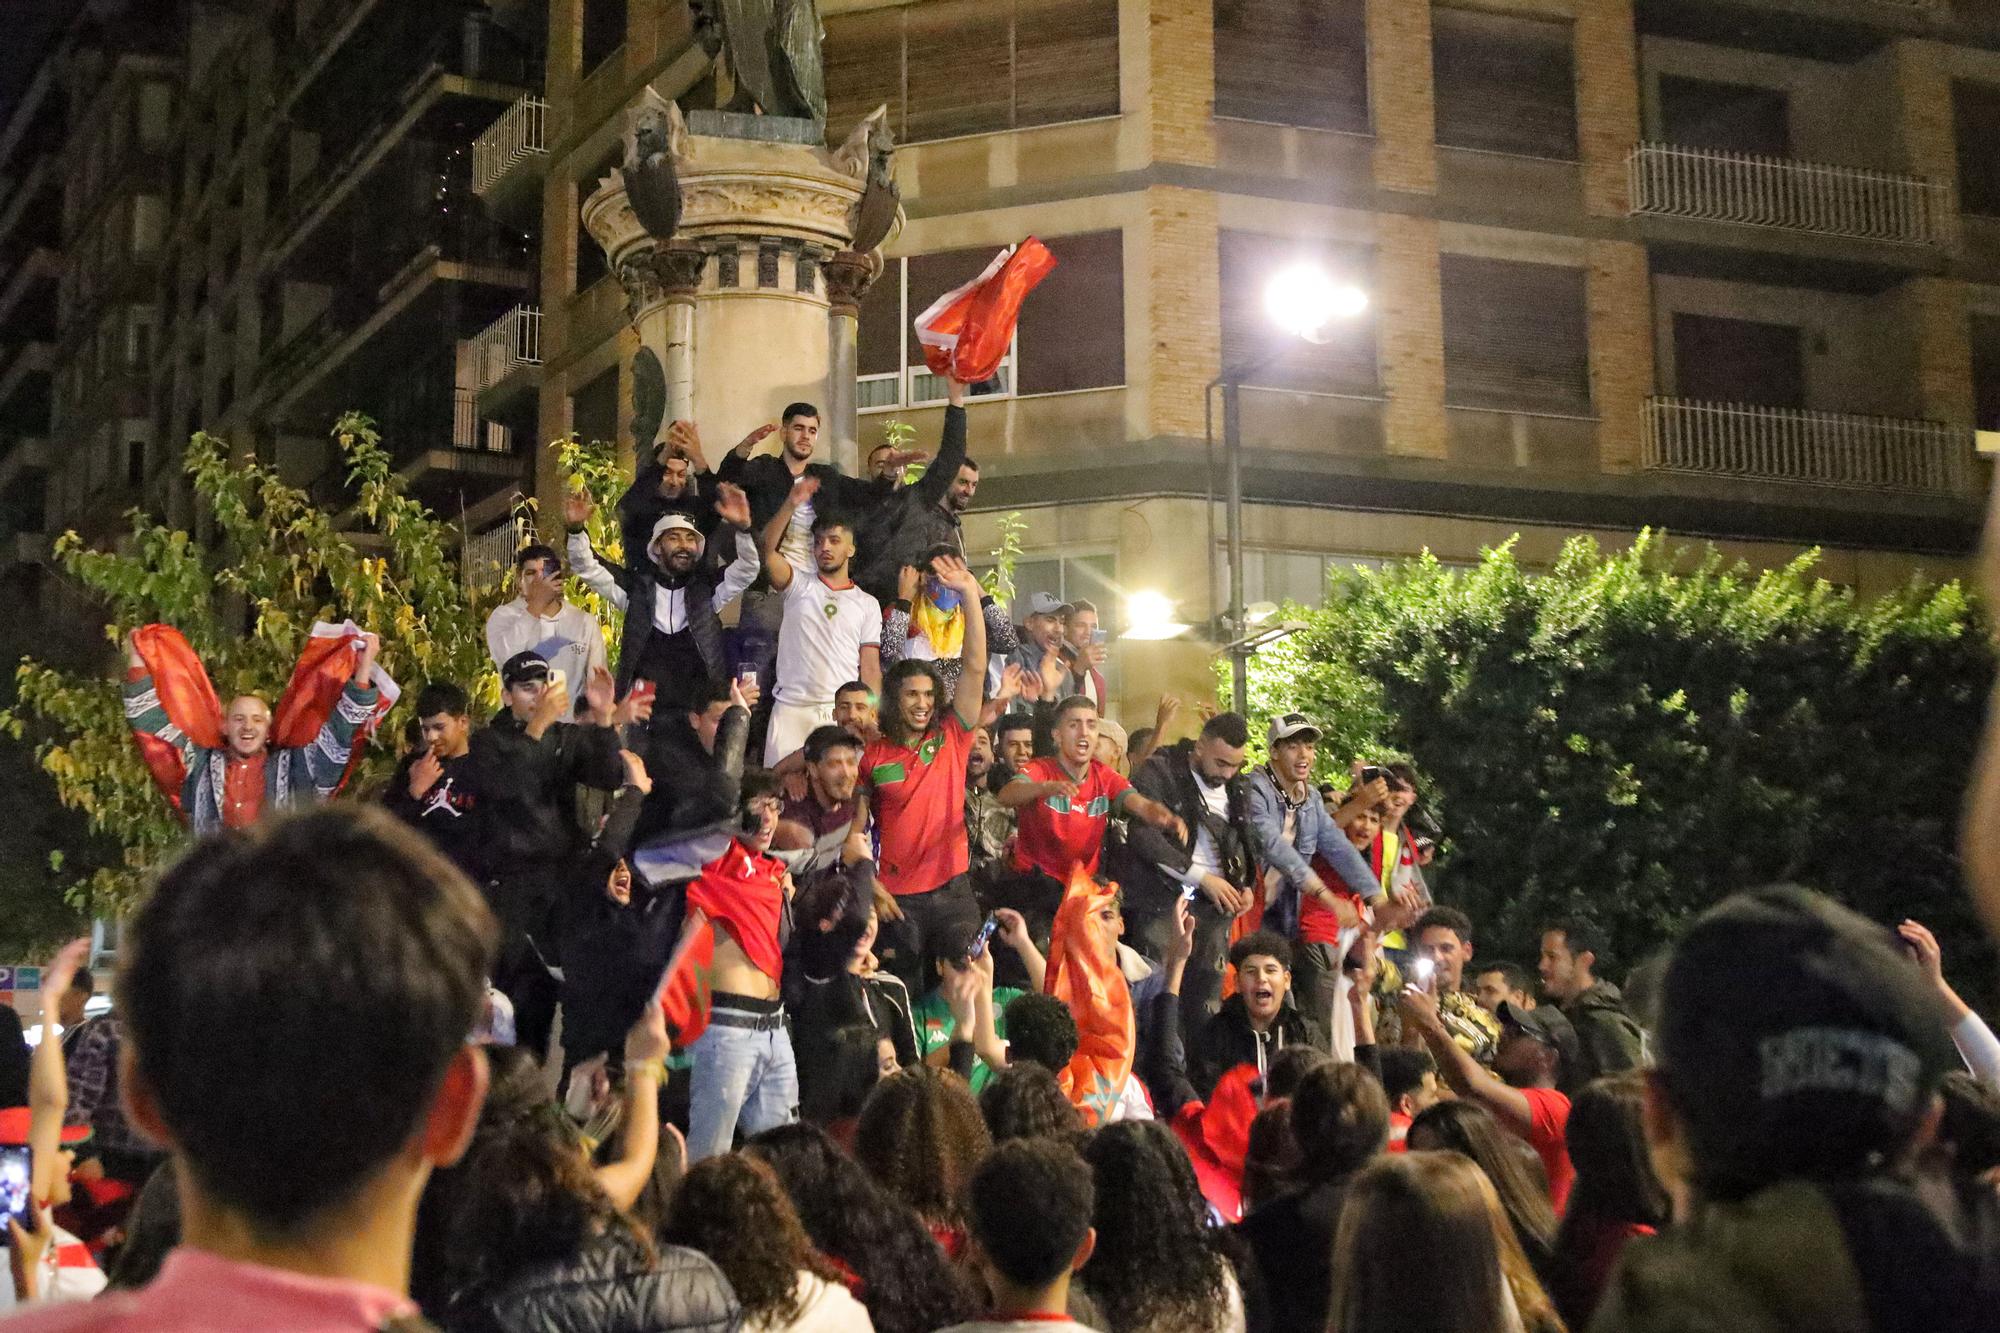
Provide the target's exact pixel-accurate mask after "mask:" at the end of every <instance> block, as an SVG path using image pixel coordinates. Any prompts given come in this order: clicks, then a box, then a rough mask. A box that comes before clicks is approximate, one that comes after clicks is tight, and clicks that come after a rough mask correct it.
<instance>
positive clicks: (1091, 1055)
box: [1042, 865, 1138, 1128]
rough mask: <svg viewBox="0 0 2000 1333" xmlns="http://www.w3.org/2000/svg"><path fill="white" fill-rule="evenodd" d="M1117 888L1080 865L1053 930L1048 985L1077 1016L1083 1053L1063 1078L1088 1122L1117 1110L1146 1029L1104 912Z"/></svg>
mask: <svg viewBox="0 0 2000 1333" xmlns="http://www.w3.org/2000/svg"><path fill="white" fill-rule="evenodd" d="M1116 893H1117V890H1116V889H1115V888H1106V887H1104V886H1102V885H1100V884H1098V882H1097V881H1096V880H1095V879H1092V878H1091V876H1090V875H1089V874H1088V873H1087V872H1086V871H1085V870H1084V868H1083V867H1082V866H1080V865H1079V866H1076V867H1075V868H1073V869H1072V870H1071V871H1070V877H1069V889H1068V891H1067V892H1066V893H1064V894H1063V900H1062V906H1060V907H1058V908H1057V909H1056V920H1055V926H1054V927H1053V928H1052V929H1051V930H1050V932H1049V962H1048V970H1047V972H1046V973H1045V974H1044V977H1043V982H1042V989H1043V990H1045V991H1047V992H1048V993H1049V994H1051V995H1053V996H1055V997H1056V998H1057V999H1059V1000H1061V1001H1062V1002H1063V1003H1064V1004H1066V1005H1068V1006H1069V1011H1070V1014H1071V1016H1072V1017H1074V1018H1075V1019H1076V1038H1077V1041H1076V1054H1075V1055H1074V1056H1072V1057H1071V1058H1070V1062H1069V1064H1068V1065H1067V1066H1066V1067H1065V1068H1063V1069H1061V1070H1058V1071H1057V1074H1056V1080H1057V1082H1059V1083H1060V1084H1061V1085H1062V1090H1063V1092H1064V1093H1066V1094H1067V1095H1068V1097H1069V1099H1070V1101H1071V1102H1072V1103H1073V1104H1074V1105H1075V1106H1076V1108H1077V1110H1078V1111H1079V1112H1080V1113H1081V1114H1082V1116H1083V1122H1084V1127H1085V1128H1094V1127H1096V1126H1098V1125H1103V1124H1109V1123H1110V1122H1111V1118H1112V1115H1111V1113H1112V1109H1113V1108H1114V1107H1116V1106H1117V1105H1118V1102H1119V1099H1120V1098H1121V1097H1122V1096H1123V1095H1124V1092H1125V1084H1126V1081H1127V1080H1129V1079H1130V1078H1131V1077H1132V1056H1133V1052H1134V1050H1135V1049H1136V1047H1137V1045H1138V1028H1137V1024H1136V1022H1135V1020H1134V1018H1133V1015H1132V992H1131V989H1130V987H1128V986H1127V985H1126V984H1125V974H1124V973H1123V972H1122V971H1120V970H1119V968H1118V954H1117V950H1116V948H1115V946H1114V944H1113V941H1112V939H1111V937H1110V936H1109V935H1107V934H1105V933H1104V931H1103V930H1102V929H1101V928H1100V927H1099V926H1098V924H1097V914H1098V913H1099V912H1101V911H1103V910H1104V908H1105V907H1107V906H1108V905H1109V904H1110V903H1111V902H1112V901H1113V900H1114V897H1115V895H1116Z"/></svg>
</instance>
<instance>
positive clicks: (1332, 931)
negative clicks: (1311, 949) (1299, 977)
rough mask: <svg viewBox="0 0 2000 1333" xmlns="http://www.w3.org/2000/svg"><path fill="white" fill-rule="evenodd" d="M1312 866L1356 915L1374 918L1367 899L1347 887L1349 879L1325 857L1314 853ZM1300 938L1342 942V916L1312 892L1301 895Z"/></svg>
mask: <svg viewBox="0 0 2000 1333" xmlns="http://www.w3.org/2000/svg"><path fill="white" fill-rule="evenodd" d="M1312 867H1313V873H1314V874H1316V875H1318V876H1319V878H1320V882H1321V883H1323V884H1325V885H1326V887H1327V888H1329V889H1331V890H1332V891H1333V895H1334V897H1336V898H1340V899H1342V900H1344V901H1345V902H1346V903H1347V905H1348V906H1349V907H1352V908H1353V909H1354V914H1355V915H1356V916H1357V917H1359V918H1360V919H1361V920H1362V921H1364V922H1365V921H1369V920H1371V919H1372V918H1373V916H1374V913H1373V912H1372V911H1371V910H1370V909H1369V906H1368V903H1367V900H1366V899H1364V898H1362V896H1361V895H1360V894H1358V893H1355V892H1354V891H1353V890H1352V889H1349V888H1348V887H1347V881H1346V880H1344V879H1342V878H1341V877H1340V872H1339V871H1337V870H1335V869H1334V868H1333V867H1332V866H1330V865H1328V864H1327V862H1326V858H1325V857H1322V856H1317V855H1315V856H1314V857H1313V861H1312ZM1299 938H1300V939H1301V940H1304V941H1305V942H1306V943H1307V944H1329V945H1333V946H1335V947H1336V948H1337V947H1339V944H1340V917H1339V916H1338V915H1336V914H1335V913H1334V910H1333V909H1332V908H1331V907H1328V906H1327V905H1326V904H1325V903H1323V902H1321V901H1320V900H1319V899H1318V898H1316V897H1314V896H1313V895H1312V894H1309V893H1301V894H1300V895H1299Z"/></svg>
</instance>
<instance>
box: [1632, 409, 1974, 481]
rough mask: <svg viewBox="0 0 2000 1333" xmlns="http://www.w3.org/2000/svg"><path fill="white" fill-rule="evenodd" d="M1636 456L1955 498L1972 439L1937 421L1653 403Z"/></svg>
mask: <svg viewBox="0 0 2000 1333" xmlns="http://www.w3.org/2000/svg"><path fill="white" fill-rule="evenodd" d="M1642 450H1643V452H1642V455H1641V457H1642V460H1643V462H1644V465H1645V466H1646V468H1647V469H1649V470H1651V471H1655V472H1684V473H1691V474H1695V475H1698V476H1707V477H1741V478H1747V479H1752V480H1758V481H1788V482H1800V483H1804V484H1806V485H1811V486H1835V487H1842V488H1846V489H1852V490H1872V491H1908V492H1913V493H1917V494H1926V495H1956V494H1960V493H1963V491H1964V489H1965V482H1966V473H1967V467H1966V460H1967V458H1968V457H1969V456H1970V454H1971V452H1972V441H1971V439H1970V438H1969V435H1968V432H1966V431H1965V430H1962V429H1960V428H1957V427H1954V426H1947V425H1945V424H1944V423H1943V422H1938V421H1913V420H1908V419H1905V418H1901V417H1864V416H1850V415H1847V414H1845V413H1841V412H1812V411H1806V410H1804V409H1800V408H1786V407H1755V406H1750V405H1748V404H1742V403H1697V402H1691V401H1689V400H1687V399H1683V398H1654V399H1650V400H1648V402H1647V404H1646V422H1645V433H1644V440H1643V443H1642Z"/></svg>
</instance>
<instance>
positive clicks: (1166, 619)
mask: <svg viewBox="0 0 2000 1333" xmlns="http://www.w3.org/2000/svg"><path fill="white" fill-rule="evenodd" d="M1188 628H1189V627H1188V626H1187V625H1186V624H1183V623H1182V622H1181V621H1180V620H1179V619H1178V618H1176V617H1175V615H1174V603H1173V599H1172V598H1170V597H1168V596H1167V595H1166V594H1165V593H1161V592H1135V593H1132V594H1130V595H1128V596H1127V597H1126V598H1125V632H1124V633H1123V634H1121V635H1119V636H1118V637H1119V638H1121V639H1138V640H1141V641H1148V642H1151V641H1157V640H1160V639H1177V638H1179V637H1180V636H1181V635H1183V634H1185V633H1187V632H1188Z"/></svg>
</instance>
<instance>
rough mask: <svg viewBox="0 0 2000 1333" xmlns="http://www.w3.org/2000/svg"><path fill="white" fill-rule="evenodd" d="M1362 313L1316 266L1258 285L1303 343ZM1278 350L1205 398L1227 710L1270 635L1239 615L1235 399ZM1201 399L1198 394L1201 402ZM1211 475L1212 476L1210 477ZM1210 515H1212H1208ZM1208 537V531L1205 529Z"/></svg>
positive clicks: (1347, 288)
mask: <svg viewBox="0 0 2000 1333" xmlns="http://www.w3.org/2000/svg"><path fill="white" fill-rule="evenodd" d="M1367 308H1368V294H1367V293H1366V292H1364V291H1362V290H1361V289H1360V288H1359V287H1354V286H1351V285H1343V284H1341V283H1337V282H1335V281H1334V279H1333V278H1332V277H1331V276H1330V275H1328V273H1327V272H1326V270H1324V269H1322V268H1320V267H1319V266H1318V265H1316V264H1311V263H1298V264H1293V265H1291V266H1289V267H1287V268H1284V269H1281V270H1279V271H1278V272H1277V273H1274V274H1273V275H1272V276H1271V278H1270V281H1269V282H1267V283H1266V284H1265V286H1264V313H1265V315H1266V316H1267V317H1268V318H1269V319H1270V321H1271V323H1272V324H1273V325H1275V326H1276V327H1277V328H1278V329H1280V330H1282V331H1283V332H1285V333H1287V334H1290V335H1291V336H1292V337H1294V338H1298V339H1300V340H1301V341H1303V342H1308V343H1324V342H1325V341H1326V339H1327V327H1328V326H1329V325H1330V324H1332V323H1333V322H1334V321H1335V320H1336V319H1343V318H1348V319H1351V318H1353V317H1354V316H1356V315H1359V314H1360V313H1361V312H1362V311H1364V310H1366V309H1367ZM1279 355H1282V350H1279V351H1272V352H1267V353H1265V354H1264V355H1262V356H1258V357H1254V358H1252V359H1250V360H1248V361H1246V362H1240V363H1238V364H1237V365H1234V366H1224V367H1223V369H1222V373H1221V374H1220V375H1218V376H1216V377H1215V378H1214V379H1213V380H1211V381H1209V385H1208V389H1207V391H1206V393H1207V394H1212V393H1214V392H1215V390H1216V389H1217V388H1220V389H1221V390H1222V445H1223V452H1224V453H1225V454H1226V455H1227V458H1226V460H1225V467H1226V470H1227V471H1226V477H1225V480H1224V483H1223V484H1224V486H1225V488H1226V489H1225V497H1226V501H1225V512H1226V514H1227V520H1226V521H1227V524H1228V544H1229V612H1228V616H1229V619H1228V626H1227V629H1228V634H1229V639H1228V647H1227V651H1228V653H1229V678H1230V684H1231V694H1232V697H1233V700H1234V702H1233V707H1234V708H1235V710H1236V711H1237V712H1238V713H1247V712H1248V711H1249V707H1250V678H1249V665H1250V656H1251V654H1252V653H1254V652H1256V650H1257V649H1258V648H1259V647H1261V646H1262V645H1263V643H1264V642H1267V641H1268V638H1269V637H1270V636H1264V635H1253V634H1252V633H1251V632H1250V625H1249V623H1248V621H1247V620H1246V619H1245V617H1244V614H1243V422H1242V409H1241V403H1240V399H1241V397H1242V390H1243V380H1244V378H1245V377H1246V376H1248V375H1250V374H1252V373H1253V372H1255V371H1257V370H1260V369H1262V368H1263V367H1264V366H1266V365H1268V364H1269V363H1270V362H1271V361H1272V360H1273V359H1275V358H1276V357H1277V356H1279ZM1205 402H1206V394H1204V403H1205ZM1208 447H1209V449H1210V450H1211V457H1212V456H1213V452H1212V451H1213V450H1214V447H1215V433H1214V423H1213V421H1212V420H1211V421H1210V422H1209V423H1208ZM1210 475H1211V476H1213V475H1214V474H1213V473H1211V474H1210ZM1210 512H1211V513H1212V512H1214V511H1213V510H1211V511H1210ZM1210 531H1211V532H1213V529H1211V530H1210Z"/></svg>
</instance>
